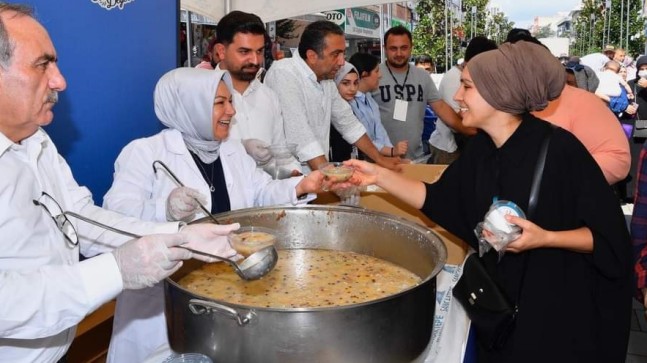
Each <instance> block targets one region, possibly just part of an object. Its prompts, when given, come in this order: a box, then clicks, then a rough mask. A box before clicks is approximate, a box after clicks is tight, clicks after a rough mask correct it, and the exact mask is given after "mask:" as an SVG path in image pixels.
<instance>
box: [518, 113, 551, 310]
mask: <svg viewBox="0 0 647 363" xmlns="http://www.w3.org/2000/svg"><path fill="white" fill-rule="evenodd" d="M556 128H557V126H555V125H553V124H550V127H549V129H548V130H547V131H546V134H545V135H544V139H543V140H542V142H541V146H540V149H539V156H538V158H537V163H536V164H535V172H534V174H533V177H532V185H531V187H530V197H529V198H528V214H527V216H526V217H527V218H528V219H530V218H531V217H532V216H533V215H534V214H535V209H537V200H538V199H539V187H540V184H541V179H542V176H543V174H544V165H545V164H546V154H548V144H550V138H551V136H552V135H553V131H554V130H555V129H556ZM529 256H530V252H528V253H526V255H525V256H524V258H523V270H522V272H521V279H520V282H519V289H518V290H517V300H516V301H515V303H514V304H515V307H514V309H515V314H516V313H517V311H518V310H519V300H520V299H521V291H522V290H523V285H524V282H525V279H526V270H527V269H528V258H529Z"/></svg>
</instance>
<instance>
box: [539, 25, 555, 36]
mask: <svg viewBox="0 0 647 363" xmlns="http://www.w3.org/2000/svg"><path fill="white" fill-rule="evenodd" d="M554 36H555V32H554V31H552V30H551V29H550V25H546V26H542V27H541V28H539V31H537V33H536V34H535V38H550V37H554Z"/></svg>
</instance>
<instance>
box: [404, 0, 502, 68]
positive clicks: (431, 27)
mask: <svg viewBox="0 0 647 363" xmlns="http://www.w3.org/2000/svg"><path fill="white" fill-rule="evenodd" d="M446 3H447V4H450V3H451V1H448V0H445V1H438V0H419V1H418V3H417V5H416V12H417V13H418V15H419V16H420V21H419V22H418V25H417V26H416V28H415V29H414V31H413V42H414V46H413V53H414V54H416V55H417V54H429V55H430V56H432V57H433V58H434V60H435V62H436V67H437V69H438V70H439V72H442V71H443V70H445V69H447V68H449V67H447V65H446V64H445V63H446V58H449V57H448V56H447V54H450V55H452V57H451V60H450V64H449V66H451V65H452V64H455V63H456V61H457V60H458V59H459V58H462V57H463V55H464V53H465V45H466V44H467V42H468V41H469V39H470V37H471V36H477V35H485V36H488V37H489V38H490V39H493V40H495V41H500V40H502V39H503V38H505V34H507V33H508V31H509V30H510V29H512V27H513V25H514V23H512V22H509V21H508V18H507V17H506V16H505V14H503V13H495V14H492V13H490V12H489V11H488V10H487V9H486V7H487V4H488V0H463V9H456V8H454V11H451V10H446V8H445V4H446ZM472 7H476V12H475V13H472ZM460 10H462V11H460ZM461 15H462V16H461ZM446 18H447V21H446ZM446 24H447V25H446ZM452 25H453V26H452ZM447 44H449V45H450V46H448V47H446V45H447Z"/></svg>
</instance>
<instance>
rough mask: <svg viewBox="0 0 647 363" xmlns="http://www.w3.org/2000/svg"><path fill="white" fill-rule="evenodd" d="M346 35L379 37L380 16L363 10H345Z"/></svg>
mask: <svg viewBox="0 0 647 363" xmlns="http://www.w3.org/2000/svg"><path fill="white" fill-rule="evenodd" d="M346 34H351V35H360V36H363V37H368V38H379V37H380V15H379V14H378V13H376V12H375V11H371V10H368V9H364V8H348V9H346Z"/></svg>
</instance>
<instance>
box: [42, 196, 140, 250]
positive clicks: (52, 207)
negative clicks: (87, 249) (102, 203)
mask: <svg viewBox="0 0 647 363" xmlns="http://www.w3.org/2000/svg"><path fill="white" fill-rule="evenodd" d="M32 202H33V203H34V205H38V206H41V207H43V209H44V210H45V211H46V212H47V214H49V215H50V217H52V219H53V220H54V223H55V224H56V227H58V229H59V230H60V231H61V232H63V235H64V236H65V239H66V240H67V241H68V242H69V243H70V244H72V245H73V246H76V245H78V244H79V236H78V234H77V233H76V229H75V228H74V225H73V224H72V222H70V220H69V219H68V218H67V216H71V217H74V218H77V219H79V220H82V221H83V222H86V223H90V224H92V225H95V226H97V227H100V228H103V229H107V230H109V231H112V232H115V233H119V234H122V235H125V236H129V237H132V238H139V237H140V236H139V235H136V234H134V233H130V232H126V231H122V230H120V229H117V228H114V227H110V226H108V225H105V224H103V223H100V222H97V221H94V220H92V219H90V218H87V217H84V216H82V215H80V214H77V213H74V212H70V211H64V210H63V208H61V205H60V204H58V202H57V201H56V199H54V198H53V197H52V196H51V195H49V194H47V193H46V192H42V194H41V196H40V198H38V200H36V199H33V200H32Z"/></svg>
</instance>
